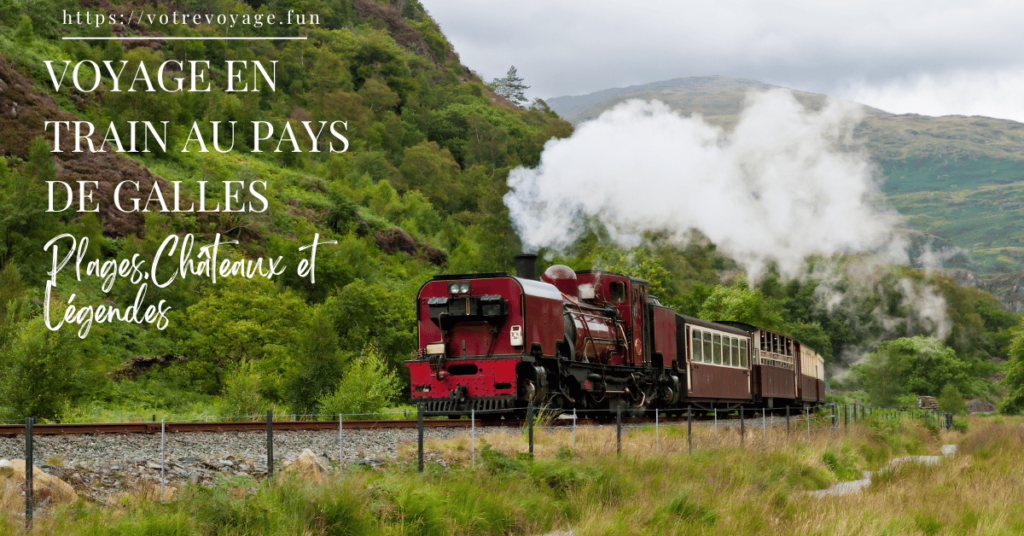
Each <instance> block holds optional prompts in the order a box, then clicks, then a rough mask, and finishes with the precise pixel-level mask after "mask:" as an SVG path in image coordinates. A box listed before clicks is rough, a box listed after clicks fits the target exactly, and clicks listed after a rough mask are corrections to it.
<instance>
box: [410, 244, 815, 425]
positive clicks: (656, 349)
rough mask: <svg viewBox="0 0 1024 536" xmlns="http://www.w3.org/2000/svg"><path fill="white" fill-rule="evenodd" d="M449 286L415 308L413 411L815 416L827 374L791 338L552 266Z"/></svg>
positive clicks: (613, 280)
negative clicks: (767, 411) (804, 410)
mask: <svg viewBox="0 0 1024 536" xmlns="http://www.w3.org/2000/svg"><path fill="white" fill-rule="evenodd" d="M535 263H536V256H535V255H520V256H518V257H516V272H517V274H519V276H517V277H515V276H511V275H509V274H507V273H478V274H464V275H441V276H437V277H435V278H433V279H432V280H430V281H428V282H427V283H426V284H424V285H423V287H422V288H421V289H420V293H419V297H418V299H417V322H418V325H419V350H418V351H417V352H416V355H414V356H413V359H412V360H410V361H407V362H406V366H407V367H409V371H410V373H411V378H412V399H413V400H414V401H415V402H417V403H420V404H423V405H424V409H425V410H426V411H428V412H434V413H449V414H458V413H462V412H467V411H469V410H470V409H471V408H473V409H475V410H477V411H483V412H488V413H492V414H493V413H494V412H495V411H496V412H498V413H501V412H506V413H511V412H514V411H517V410H522V409H523V408H525V407H526V406H527V405H528V404H530V403H533V404H534V405H546V406H548V407H549V408H555V409H572V408H577V409H588V410H593V409H598V410H607V411H618V410H623V411H634V412H641V411H644V410H646V409H655V408H658V409H661V410H663V411H665V412H668V413H672V412H673V411H680V412H681V411H685V409H686V408H687V407H688V406H689V407H692V408H693V409H695V410H697V411H709V410H711V409H714V408H718V409H736V408H738V407H763V408H773V407H783V406H787V405H794V404H795V405H802V406H812V405H817V404H819V403H821V402H822V401H823V400H824V398H825V385H824V384H825V382H824V362H823V360H822V358H821V356H820V355H818V353H817V352H815V351H814V350H812V349H811V348H808V347H807V346H805V345H802V344H800V343H799V342H798V341H795V340H793V339H792V338H790V337H787V336H785V335H783V334H779V333H773V332H771V331H768V330H765V329H762V328H759V327H757V326H751V325H749V324H743V323H738V322H709V321H706V320H701V319H699V318H693V317H689V316H684V315H680V314H677V313H676V312H675V311H674V310H672V309H671V308H668V307H664V306H662V305H661V304H660V303H658V300H657V298H655V297H654V296H651V295H650V294H649V293H648V288H647V287H648V285H647V282H646V281H644V280H642V279H638V278H635V277H629V276H625V275H620V274H615V273H609V272H601V271H581V272H573V271H572V270H571V269H570V268H569V267H567V266H562V265H555V266H551V267H550V268H548V269H547V271H545V272H544V274H543V275H542V276H541V280H540V281H538V280H536V279H535V278H534V273H535V270H536V269H535Z"/></svg>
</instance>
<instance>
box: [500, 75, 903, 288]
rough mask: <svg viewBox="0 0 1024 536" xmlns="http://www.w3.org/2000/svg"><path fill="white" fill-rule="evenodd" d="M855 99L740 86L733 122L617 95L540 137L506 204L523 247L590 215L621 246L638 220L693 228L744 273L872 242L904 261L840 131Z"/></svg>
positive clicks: (845, 131) (875, 249) (891, 220)
mask: <svg viewBox="0 0 1024 536" xmlns="http://www.w3.org/2000/svg"><path fill="white" fill-rule="evenodd" d="M860 118H861V112H860V107H859V106H857V105H855V104H850V103H845V102H841V101H837V100H831V101H830V102H828V103H827V104H826V106H825V107H824V108H823V109H822V110H820V111H816V112H812V111H808V110H805V109H804V108H803V107H802V106H801V105H800V104H799V103H798V102H797V101H796V99H795V98H794V97H793V96H792V94H791V93H790V92H789V91H788V90H774V91H769V92H764V93H756V94H751V95H750V96H749V97H748V103H747V107H746V109H745V110H744V111H743V113H742V115H741V117H740V119H739V122H738V123H737V125H736V127H735V129H734V130H732V131H730V132H726V131H724V130H722V129H721V128H718V127H715V126H711V125H709V124H707V123H706V122H705V121H704V120H703V119H702V118H701V117H699V116H696V115H695V116H693V117H683V116H681V115H679V114H678V113H675V112H673V111H672V110H670V109H669V108H668V106H666V105H665V104H663V103H661V102H658V101H652V102H643V101H629V102H625V103H623V104H621V105H619V106H616V107H615V108H613V109H611V110H609V111H607V112H605V113H604V114H602V115H601V116H600V117H599V118H597V119H595V120H593V121H589V122H587V123H583V124H582V125H580V126H579V127H578V128H577V129H576V131H575V133H574V134H573V135H572V136H571V137H569V138H566V139H562V140H551V141H549V142H548V143H547V145H545V147H544V152H543V154H542V156H541V163H540V165H539V166H538V167H537V168H536V169H525V168H518V169H515V170H513V171H512V173H511V174H510V175H509V179H508V184H509V187H510V191H509V193H508V194H507V195H506V196H505V203H506V205H507V206H508V207H509V212H510V215H511V217H512V219H513V222H514V224H515V225H516V227H517V229H518V231H519V234H520V237H521V238H522V240H523V243H524V245H525V246H526V247H527V248H529V249H536V248H540V247H549V248H553V249H563V248H565V247H566V246H568V245H570V244H571V243H572V242H573V241H574V240H575V239H576V238H578V237H579V235H580V233H582V232H583V231H584V230H585V224H584V222H585V221H587V220H588V219H591V218H597V219H598V220H600V221H601V222H602V223H603V224H604V225H605V226H606V227H607V229H608V231H609V233H610V234H611V236H612V238H613V239H615V240H616V241H617V242H619V243H620V244H622V245H623V246H627V247H628V246H633V245H636V244H637V243H638V242H639V240H640V237H641V233H642V232H643V231H645V230H654V231H665V232H668V233H669V234H671V235H672V236H674V237H675V238H676V239H678V240H679V241H680V242H684V243H685V242H686V241H687V239H688V236H689V234H690V233H691V231H692V230H694V229H696V230H699V231H700V232H701V233H703V235H704V236H706V237H707V238H708V239H709V240H711V242H713V243H715V244H716V245H717V246H718V248H719V250H720V251H722V252H723V253H724V254H726V255H728V256H729V257H731V258H732V259H734V260H736V261H737V262H738V263H739V264H740V265H741V266H743V268H744V269H745V270H746V272H747V274H748V277H749V279H750V281H752V282H753V281H757V280H758V279H759V278H760V277H761V276H763V275H764V273H765V271H766V269H767V267H768V266H769V265H770V264H771V263H775V264H776V265H777V266H778V268H779V271H780V272H781V274H782V275H783V276H784V277H799V276H801V275H802V272H803V270H804V269H805V259H806V258H807V257H808V256H811V255H823V256H829V255H832V254H836V253H846V254H849V253H858V252H872V253H876V254H879V255H880V256H881V257H882V258H883V259H885V260H887V261H891V262H907V255H906V249H905V247H906V243H905V240H904V239H903V238H902V237H901V236H900V235H899V234H898V233H897V232H896V230H895V228H896V225H897V223H898V222H899V218H898V215H897V214H896V213H895V212H894V211H892V210H891V209H887V208H884V207H883V206H882V204H881V203H880V199H881V194H880V192H879V188H878V181H877V177H878V175H877V173H876V171H875V167H874V166H873V165H872V163H871V161H870V160H869V158H868V156H867V155H866V153H865V152H864V151H863V150H862V149H860V148H859V146H858V145H857V144H856V143H855V142H854V141H853V138H852V133H853V128H854V126H856V124H857V123H858V122H859V120H860Z"/></svg>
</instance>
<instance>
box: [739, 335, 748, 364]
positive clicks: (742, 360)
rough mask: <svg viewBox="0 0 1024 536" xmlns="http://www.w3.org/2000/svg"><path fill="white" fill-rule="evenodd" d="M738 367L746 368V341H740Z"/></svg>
mask: <svg viewBox="0 0 1024 536" xmlns="http://www.w3.org/2000/svg"><path fill="white" fill-rule="evenodd" d="M740 366H741V367H743V368H746V367H747V340H746V339H740Z"/></svg>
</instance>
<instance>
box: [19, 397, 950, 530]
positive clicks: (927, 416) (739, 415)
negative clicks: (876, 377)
mask: <svg viewBox="0 0 1024 536" xmlns="http://www.w3.org/2000/svg"><path fill="white" fill-rule="evenodd" d="M636 411H637V410H635V409H634V408H624V409H620V410H619V411H616V412H615V413H609V412H608V411H607V410H572V411H571V412H567V411H553V410H549V409H547V408H543V407H534V406H528V407H527V408H525V424H524V425H523V428H522V432H523V433H524V435H525V436H526V440H527V448H528V452H527V455H529V456H533V455H534V454H535V448H536V447H537V446H538V445H541V446H543V448H544V449H545V450H549V451H550V450H559V449H571V451H572V452H573V453H574V454H579V453H580V452H581V451H585V452H598V453H600V452H610V451H611V447H612V445H614V451H615V452H616V453H622V452H623V447H624V437H623V435H624V432H625V433H626V435H627V437H626V438H625V439H626V443H627V444H628V447H629V448H630V449H631V450H632V451H638V452H650V450H651V449H652V448H653V451H654V452H655V453H659V454H669V453H688V452H692V451H694V450H695V449H708V448H718V447H744V448H758V447H768V446H772V445H776V444H778V443H779V442H781V441H793V440H799V439H800V438H804V439H806V440H811V439H812V438H813V437H814V436H815V434H819V435H820V434H826V433H827V434H829V435H835V434H841V433H845V432H847V431H849V430H851V429H852V426H853V425H855V424H856V423H857V422H859V421H863V420H865V419H867V418H875V419H882V420H888V419H904V418H908V417H910V418H916V419H923V420H925V421H926V422H927V423H929V425H932V424H934V426H936V427H937V428H940V429H946V430H949V429H951V428H952V427H953V415H952V414H950V413H939V412H938V411H935V410H927V409H909V410H888V409H874V408H868V407H865V406H860V405H844V406H839V405H836V404H832V405H826V406H818V407H816V408H806V407H803V406H799V407H783V408H763V409H751V408H731V409H723V408H710V409H708V408H700V407H696V406H691V407H689V408H687V409H685V410H679V409H673V410H669V411H665V410H654V411H653V415H652V413H651V412H650V411H648V412H646V413H645V414H644V415H646V416H653V422H649V421H648V422H635V421H634V422H630V417H631V416H637V415H639V414H638V413H636ZM507 413H508V410H489V411H483V410H482V411H476V410H475V409H470V410H469V411H462V412H452V411H445V412H435V413H430V412H427V411H425V410H424V409H423V406H419V408H418V410H417V411H415V412H411V411H409V410H398V411H381V412H372V413H353V414H307V415H300V414H286V415H275V414H274V413H273V411H267V412H266V414H259V415H244V416H234V417H235V418H234V419H231V422H238V421H240V420H245V421H265V422H266V432H265V444H264V447H263V449H262V450H263V455H262V456H260V458H262V459H259V460H257V462H255V463H254V465H258V467H256V469H258V471H257V472H258V473H260V474H264V475H266V476H267V477H272V476H273V475H274V471H275V464H276V463H278V462H279V461H283V460H281V457H280V456H278V457H275V455H274V448H275V429H274V424H275V423H279V424H280V423H282V422H295V421H314V420H315V421H336V422H337V436H336V439H337V441H336V443H335V448H336V449H337V450H336V451H335V452H336V453H337V455H338V458H337V459H338V466H337V467H338V469H339V470H343V469H344V468H345V460H346V433H349V434H351V433H352V431H351V430H349V431H348V432H346V428H345V423H346V421H349V422H351V421H354V420H366V419H368V418H373V417H383V418H384V419H389V418H390V419H393V418H395V417H398V416H401V417H413V416H415V418H416V420H417V429H416V443H417V468H418V470H419V471H420V472H422V471H423V470H424V442H425V438H424V430H425V426H424V420H425V419H430V418H432V417H439V418H448V419H450V418H452V417H465V418H467V419H469V421H470V423H469V442H470V445H469V447H470V448H469V451H470V460H469V463H470V465H471V467H472V468H475V467H476V464H477V457H478V454H479V453H480V451H481V449H479V448H478V441H477V439H478V438H477V435H478V430H477V428H478V426H477V424H478V421H480V423H481V424H483V423H488V424H493V423H494V420H495V419H496V418H500V417H501V416H502V415H506V416H507ZM239 417H240V418H239ZM624 418H625V419H626V422H624ZM581 420H583V421H586V422H585V424H581V423H580V421H581ZM158 422H159V423H160V441H159V458H157V457H156V456H155V454H156V452H153V454H154V456H153V458H155V459H158V460H159V463H148V464H146V463H144V462H143V464H144V465H145V467H144V468H145V469H147V470H150V471H153V472H155V471H157V470H158V471H159V477H158V480H157V479H156V476H155V475H153V478H152V479H151V480H155V482H152V484H153V486H154V489H153V491H154V495H155V492H156V489H155V486H156V484H158V485H159V497H160V500H161V501H163V500H164V499H165V497H166V486H167V484H168V481H169V480H168V476H169V475H168V472H169V471H170V470H171V469H173V470H174V471H176V472H177V473H180V472H181V468H180V467H178V466H175V463H174V462H173V461H171V462H169V461H168V460H169V456H170V454H171V451H172V449H179V448H180V447H178V446H175V445H172V443H173V442H172V441H169V437H168V433H167V426H166V425H167V421H166V420H161V421H158ZM179 422H180V421H179ZM191 422H213V421H191ZM19 424H20V423H19ZM36 424H37V423H36V421H35V419H34V418H27V419H25V421H24V449H25V451H24V452H25V461H26V464H25V467H26V468H30V467H35V463H34V456H35V454H36V452H35V449H36V447H35V443H36V441H38V438H36V437H35V434H34V427H35V426H36ZM783 430H784V431H783ZM637 431H640V432H642V433H636V432H637ZM652 431H653V445H652V444H651V437H650V435H651V434H650V432H652ZM252 433H253V432H248V434H252ZM255 433H256V434H258V433H259V432H255ZM278 433H280V432H278ZM286 433H294V432H286ZM111 435H112V434H111ZM141 435H144V434H141ZM172 435H176V434H172ZM50 437H54V436H50ZM236 437H238V438H240V437H241V436H240V435H239V436H236ZM256 437H258V435H257V436H256ZM256 437H253V436H251V435H250V436H248V438H249V441H250V443H251V442H252V440H253V439H256ZM96 443H97V441H96V440H90V445H95V447H96V448H99V449H103V448H105V447H104V446H103V445H102V444H101V445H96ZM152 443H153V442H149V443H147V445H149V446H144V447H143V448H146V449H151V450H156V445H155V444H152ZM351 443H352V441H351V440H350V441H349V448H350V449H351V448H353V447H352V445H351ZM519 445H520V446H521V443H520V444H519ZM180 453H181V452H180V450H175V452H174V454H180ZM331 458H333V456H331ZM177 459H178V460H179V461H180V460H182V459H186V458H177ZM197 460H198V458H197ZM32 473H33V471H31V470H26V472H25V519H26V524H27V525H28V526H31V523H32V514H33V511H34V509H35V508H37V507H39V505H36V504H34V502H33V498H34V491H33V486H34V482H33V478H32ZM178 476H180V474H179V475H178Z"/></svg>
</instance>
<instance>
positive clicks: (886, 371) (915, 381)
mask: <svg viewBox="0 0 1024 536" xmlns="http://www.w3.org/2000/svg"><path fill="white" fill-rule="evenodd" d="M968 371H969V369H968V366H967V364H966V363H965V362H964V361H962V360H961V359H960V358H959V357H957V355H956V352H955V351H954V350H953V349H952V348H950V347H948V346H945V345H943V344H942V343H941V342H939V341H937V340H935V339H931V338H928V337H923V336H917V337H912V338H911V337H903V338H899V339H895V340H891V341H885V342H883V343H882V344H880V345H878V350H877V351H876V352H874V353H872V354H868V355H867V357H865V359H864V361H863V362H862V363H859V364H857V365H854V367H853V372H854V373H855V374H857V376H859V377H860V378H861V380H862V381H863V387H864V390H865V391H867V393H868V396H869V397H870V398H871V402H872V404H874V405H876V406H883V407H884V406H894V405H899V403H900V401H901V399H906V398H907V397H912V396H922V395H929V396H935V393H937V392H939V390H940V389H942V388H943V387H944V386H946V385H952V386H953V387H954V388H955V389H957V391H958V392H961V393H963V392H967V391H969V389H970V383H969V382H970V376H969V374H968Z"/></svg>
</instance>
